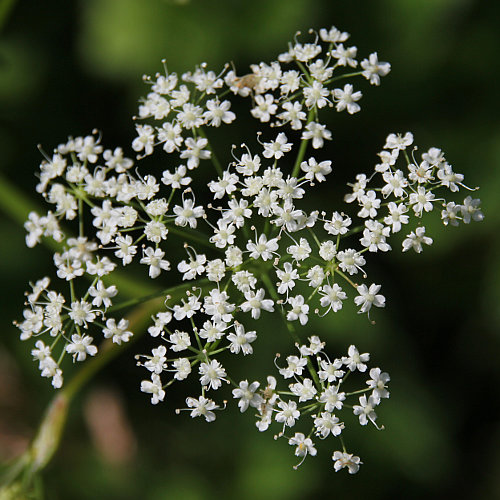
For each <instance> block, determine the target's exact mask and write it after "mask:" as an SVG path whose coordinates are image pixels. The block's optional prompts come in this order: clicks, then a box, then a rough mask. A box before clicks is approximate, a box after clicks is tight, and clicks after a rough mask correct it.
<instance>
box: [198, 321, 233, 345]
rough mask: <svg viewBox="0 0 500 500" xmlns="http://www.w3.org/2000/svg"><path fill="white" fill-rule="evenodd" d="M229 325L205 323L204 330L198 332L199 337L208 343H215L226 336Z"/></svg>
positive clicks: (212, 322) (217, 322) (214, 322)
mask: <svg viewBox="0 0 500 500" xmlns="http://www.w3.org/2000/svg"><path fill="white" fill-rule="evenodd" d="M226 329H227V324H226V323H224V321H205V322H204V323H203V328H200V330H199V331H198V336H199V337H200V338H202V339H206V341H207V342H215V341H216V340H219V339H221V338H222V337H223V336H224V331H225V330H226Z"/></svg>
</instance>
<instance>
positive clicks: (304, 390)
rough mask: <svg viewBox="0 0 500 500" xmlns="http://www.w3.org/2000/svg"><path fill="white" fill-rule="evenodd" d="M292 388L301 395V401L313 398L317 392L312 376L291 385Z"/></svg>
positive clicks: (297, 394) (296, 393)
mask: <svg viewBox="0 0 500 500" xmlns="http://www.w3.org/2000/svg"><path fill="white" fill-rule="evenodd" d="M290 390H291V391H292V392H293V393H294V394H295V395H296V396H298V397H299V403H302V402H303V401H309V400H310V399H313V398H314V396H315V395H316V393H317V392H318V391H317V390H316V387H314V384H313V381H312V380H311V379H310V378H305V379H304V380H303V382H297V383H296V384H291V385H290Z"/></svg>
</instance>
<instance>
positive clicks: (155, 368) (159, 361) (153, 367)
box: [144, 345, 167, 375]
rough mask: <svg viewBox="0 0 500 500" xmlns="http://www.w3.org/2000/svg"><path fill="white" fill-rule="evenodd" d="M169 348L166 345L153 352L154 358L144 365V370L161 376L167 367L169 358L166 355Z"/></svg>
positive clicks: (151, 357) (150, 358) (149, 358)
mask: <svg viewBox="0 0 500 500" xmlns="http://www.w3.org/2000/svg"><path fill="white" fill-rule="evenodd" d="M166 353H167V348H166V347H165V346H164V345H161V346H159V347H157V348H156V349H153V350H152V356H150V357H148V360H147V361H146V362H145V363H144V368H146V369H147V370H149V371H150V372H152V373H156V374H157V375H159V374H160V373H161V372H162V371H163V370H164V369H165V368H166V367H167V358H166V356H165V354H166Z"/></svg>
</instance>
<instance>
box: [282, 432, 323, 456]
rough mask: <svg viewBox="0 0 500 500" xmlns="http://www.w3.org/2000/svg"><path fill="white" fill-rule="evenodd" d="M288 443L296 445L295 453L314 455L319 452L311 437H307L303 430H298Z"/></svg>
mask: <svg viewBox="0 0 500 500" xmlns="http://www.w3.org/2000/svg"><path fill="white" fill-rule="evenodd" d="M288 444H290V445H292V446H296V448H295V455H296V456H298V457H305V456H306V455H307V454H309V455H311V456H312V457H314V456H315V455H316V453H317V451H316V448H315V447H314V443H313V442H312V440H311V438H306V437H305V436H304V434H302V432H296V433H295V436H293V438H290V439H289V440H288Z"/></svg>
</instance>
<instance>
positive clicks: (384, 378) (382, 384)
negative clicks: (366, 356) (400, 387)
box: [366, 368, 391, 399]
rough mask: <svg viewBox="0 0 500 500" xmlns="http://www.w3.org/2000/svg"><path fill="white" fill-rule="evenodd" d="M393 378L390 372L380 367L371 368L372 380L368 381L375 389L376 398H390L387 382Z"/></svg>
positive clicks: (369, 385) (370, 386)
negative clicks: (383, 370)
mask: <svg viewBox="0 0 500 500" xmlns="http://www.w3.org/2000/svg"><path fill="white" fill-rule="evenodd" d="M390 380H391V377H390V376H389V374H388V373H385V372H383V373H382V370H381V369H380V368H372V369H371V370H370V380H368V381H367V382H366V383H367V384H368V387H369V388H370V389H373V396H374V397H375V398H378V399H381V398H388V397H389V391H388V390H387V385H386V384H387V382H389V381H390Z"/></svg>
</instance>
